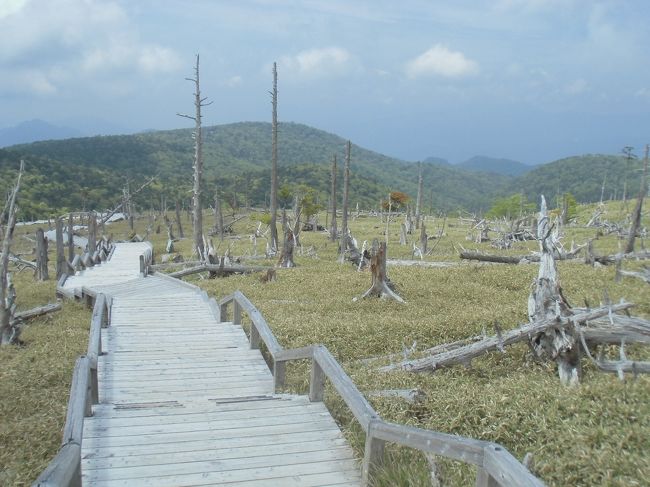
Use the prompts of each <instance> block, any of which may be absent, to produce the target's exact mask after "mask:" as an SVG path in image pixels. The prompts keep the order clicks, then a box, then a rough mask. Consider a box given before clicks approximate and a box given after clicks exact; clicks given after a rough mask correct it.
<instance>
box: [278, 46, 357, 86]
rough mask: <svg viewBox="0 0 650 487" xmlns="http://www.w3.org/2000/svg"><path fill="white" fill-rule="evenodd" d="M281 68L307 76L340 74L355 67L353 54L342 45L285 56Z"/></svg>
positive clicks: (279, 62)
mask: <svg viewBox="0 0 650 487" xmlns="http://www.w3.org/2000/svg"><path fill="white" fill-rule="evenodd" d="M278 66H279V69H282V70H284V71H287V72H288V73H289V74H290V75H291V74H295V75H298V76H300V77H305V78H321V77H331V76H339V75H342V74H345V73H348V72H350V71H351V70H352V69H353V66H352V55H351V54H350V52H349V51H347V50H346V49H343V48H341V47H325V48H321V49H309V50H305V51H301V52H299V53H298V54H296V55H295V56H283V57H282V58H280V60H279V61H278Z"/></svg>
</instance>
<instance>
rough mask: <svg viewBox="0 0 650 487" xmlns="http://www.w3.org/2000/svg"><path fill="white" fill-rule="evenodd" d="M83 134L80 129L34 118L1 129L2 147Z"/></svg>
mask: <svg viewBox="0 0 650 487" xmlns="http://www.w3.org/2000/svg"><path fill="white" fill-rule="evenodd" d="M82 135H83V134H82V133H81V132H80V131H78V130H75V129H72V128H69V127H61V126H58V125H53V124H51V123H49V122H45V121H44V120H39V119H34V120H28V121H26V122H22V123H19V124H18V125H16V126H14V127H7V128H3V129H0V147H8V146H12V145H16V144H26V143H30V142H35V141H37V140H59V139H68V138H71V137H81V136H82Z"/></svg>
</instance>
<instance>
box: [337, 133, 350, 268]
mask: <svg viewBox="0 0 650 487" xmlns="http://www.w3.org/2000/svg"><path fill="white" fill-rule="evenodd" d="M351 147H352V144H351V143H350V141H349V140H348V143H347V144H346V145H345V167H344V169H343V214H342V216H341V254H340V257H339V262H341V263H342V262H343V260H344V259H345V251H346V250H347V246H348V238H349V236H348V234H349V229H348V197H349V195H350V150H351Z"/></svg>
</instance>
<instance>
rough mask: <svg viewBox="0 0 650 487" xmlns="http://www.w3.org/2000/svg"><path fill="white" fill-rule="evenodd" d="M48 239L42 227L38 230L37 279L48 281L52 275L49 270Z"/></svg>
mask: <svg viewBox="0 0 650 487" xmlns="http://www.w3.org/2000/svg"><path fill="white" fill-rule="evenodd" d="M47 247H48V245H47V239H46V238H45V232H43V229H42V228H39V229H38V230H36V279H38V280H39V281H47V280H48V279H49V278H50V276H49V273H48V270H47V262H48V259H47Z"/></svg>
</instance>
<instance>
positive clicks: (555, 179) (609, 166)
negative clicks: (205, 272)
mask: <svg viewBox="0 0 650 487" xmlns="http://www.w3.org/2000/svg"><path fill="white" fill-rule="evenodd" d="M345 143H346V140H345V139H343V138H342V137H339V136H337V135H334V134H330V133H328V132H324V131H322V130H318V129H315V128H312V127H308V126H306V125H301V124H297V123H282V124H280V127H279V165H280V184H281V186H284V187H285V189H286V190H287V192H288V193H291V192H293V191H295V190H296V187H297V186H298V185H301V188H302V190H303V191H304V189H305V187H309V188H311V189H313V190H314V191H315V192H316V197H317V199H318V200H319V201H320V203H321V204H326V202H327V201H328V198H329V187H330V164H331V159H332V156H333V155H335V154H336V155H337V157H338V161H339V181H340V186H339V188H340V187H341V186H342V179H343V178H342V172H343V171H342V170H343V160H344V148H345ZM270 154H271V124H269V123H263V122H242V123H235V124H228V125H218V126H213V127H207V128H205V129H204V156H205V157H204V159H205V182H206V185H205V192H204V198H205V205H207V204H209V202H210V201H212V199H213V197H214V192H215V189H216V188H217V187H218V188H219V190H220V194H221V197H222V199H223V201H224V202H225V203H226V204H229V203H233V204H234V202H236V203H237V204H238V205H250V206H257V207H260V206H266V205H265V202H268V194H269V186H270V183H269V181H270ZM192 156H193V139H192V130H191V129H179V130H169V131H159V132H149V133H141V134H135V135H119V136H100V137H85V138H74V139H67V140H54V141H44V142H35V143H32V144H24V145H18V146H13V147H10V148H7V149H5V150H0V175H1V176H2V179H1V180H0V190H3V191H4V189H5V188H6V187H7V185H8V184H10V181H11V179H12V174H14V173H15V170H16V168H17V167H18V161H19V159H20V158H21V157H22V158H24V159H25V160H26V161H27V176H26V179H25V184H24V189H23V192H22V195H23V203H22V209H23V213H22V217H23V218H37V217H39V218H40V217H46V216H50V215H53V214H56V213H60V212H62V211H65V210H67V209H82V208H94V209H103V208H108V207H113V206H115V204H116V203H117V202H118V201H119V200H120V197H121V194H122V188H123V187H124V185H125V184H126V182H127V181H129V184H130V185H131V188H134V187H137V186H139V185H140V184H141V183H142V182H143V181H144V180H145V179H146V178H147V177H149V176H152V175H157V176H158V178H157V181H156V183H155V184H153V185H152V186H150V187H149V188H147V190H146V191H143V192H142V193H141V194H139V195H138V197H137V198H136V203H137V204H138V205H139V206H140V208H150V207H152V206H154V207H158V206H159V204H160V201H161V198H163V197H164V199H166V200H167V201H168V202H169V204H173V200H176V199H179V200H184V201H188V200H189V199H190V193H189V190H190V188H191V178H192ZM627 166H628V164H627V162H626V160H625V159H624V158H623V157H619V156H600V155H588V156H579V157H571V158H567V159H562V160H560V161H556V162H553V163H550V164H546V165H543V166H538V167H537V168H535V169H533V170H531V171H530V172H528V173H526V174H524V175H522V176H519V177H517V178H515V177H513V176H508V175H503V174H488V173H478V172H475V171H469V170H464V169H462V168H459V167H456V166H451V165H441V164H429V163H426V164H423V175H424V188H425V191H424V207H425V209H428V208H433V209H434V210H435V211H441V210H442V211H450V210H451V211H453V210H457V209H459V208H464V209H467V210H471V211H485V210H487V209H489V208H490V207H491V205H492V202H493V201H494V200H495V199H496V198H498V197H504V196H509V195H511V194H514V193H521V192H522V191H523V192H524V193H525V194H526V195H527V197H528V198H529V199H530V200H531V201H536V200H537V198H538V196H539V195H540V194H544V195H546V196H547V198H548V199H549V201H555V200H554V196H556V195H558V194H562V193H564V192H570V193H572V194H573V195H574V196H575V197H576V199H577V200H578V201H579V202H592V201H597V200H599V199H600V190H601V185H602V181H603V177H604V176H605V175H607V180H606V190H605V198H606V199H608V198H610V197H612V196H614V195H616V196H618V197H620V196H621V195H622V192H623V182H624V181H625V179H626V178H627V180H628V182H629V183H628V187H629V188H631V191H630V190H628V194H636V191H637V190H638V182H635V181H638V174H639V173H638V169H639V167H640V162H639V161H638V160H633V161H631V162H630V163H629V167H627ZM626 171H627V176H625V174H624V173H625V172H626ZM416 184H417V165H416V164H415V163H411V162H406V161H402V160H399V159H395V158H391V157H387V156H385V155H382V154H379V153H377V152H373V151H370V150H367V149H364V148H362V147H359V146H356V145H353V146H352V163H351V183H350V200H351V204H352V206H353V207H354V206H355V205H356V203H359V205H360V206H361V207H362V208H377V207H378V204H379V200H380V199H381V198H385V197H386V195H387V193H388V192H389V191H391V190H396V191H402V192H405V193H407V194H408V195H410V196H411V198H412V199H415V196H416V192H417V186H416ZM339 198H340V191H339ZM285 200H286V201H284V202H281V204H288V201H289V200H290V198H285Z"/></svg>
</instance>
